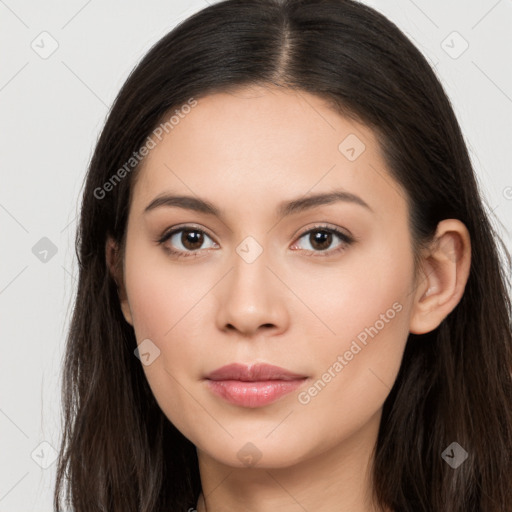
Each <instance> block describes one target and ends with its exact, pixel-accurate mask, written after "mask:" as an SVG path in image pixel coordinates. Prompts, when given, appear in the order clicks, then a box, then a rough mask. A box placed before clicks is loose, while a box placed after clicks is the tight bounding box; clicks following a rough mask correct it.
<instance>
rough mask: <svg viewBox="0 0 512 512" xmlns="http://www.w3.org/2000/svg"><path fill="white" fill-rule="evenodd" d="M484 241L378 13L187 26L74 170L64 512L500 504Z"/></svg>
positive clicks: (505, 407) (498, 350) (443, 107)
mask: <svg viewBox="0 0 512 512" xmlns="http://www.w3.org/2000/svg"><path fill="white" fill-rule="evenodd" d="M500 243H501V241H500V240H499V237H498V236H497V234H496V233H495V232H494V230H493V228H492V226H491V224H490V221H489V219H488V218H487V214H486V212H485V210H484V207H483V204H482V199H481V196H480V193H479V191H478V188H477V185H476V181H475V176H474V171H473V169H472V167H471V163H470V160H469V157H468V153H467V149H466V147H465V144H464V141H463V137H462V134H461V131H460V128H459V125H458V123H457V120H456V118H455V115H454V113H453V110H452V108H451V106H450V103H449V101H448V99H447V97H446V95H445V93H444V91H443V89H442V86H441V85H440V83H439V81H438V80H437V78H436V77H435V75H434V73H433V72H432V70H431V68H430V67H429V65H428V64H427V62H426V60H425V59H424V57H423V56H422V55H421V53H420V52H419V51H418V50H417V49H416V48H415V47H414V46H413V45H412V44H411V43H410V41H409V40H408V39H407V38H406V37H405V36H404V35H403V34H402V33H401V32H400V31H399V30H398V28H397V27H396V26H395V25H393V24H392V23H391V22H390V21H389V20H387V19H386V18H384V17H383V16H382V15H380V14H378V13H377V12H376V11H374V10H373V9H371V8H369V7H367V6H364V5H361V4H359V3H356V2H353V1H350V0H288V1H286V0H284V1H279V0H227V1H223V2H219V3H216V4H214V5H211V6H209V7H207V8H205V9H204V10H202V11H200V12H198V13H197V14H195V15H193V16H192V17H190V18H189V19H187V20H186V21H184V22H183V23H181V24H180V25H178V26H177V27H176V28H175V29H174V30H172V31H171V32H170V33H169V34H168V35H166V36H165V37H164V38H163V39H162V40H161V41H159V42H158V43H157V44H156V45H155V46H154V47H153V48H152V49H151V50H150V51H149V53H148V54H147V55H146V56H145V58H144V59H143V60H142V62H141V63H140V64H139V65H138V66H137V68H136V69H135V70H134V71H133V73H132V74H131V75H130V77H129V78H128V80H127V81H126V83H125V84H124V86H123V88H122V90H121V91H120V93H119V95H118V97H117V99H116V101H115V103H114V106H113V108H112V110H111V112H110V115H109V117H108V120H107V122H106V125H105V127H104V130H103V132H102V135H101V137H100V139H99V141H98V144H97V147H96V150H95V153H94V156H93V158H92V161H91V164H90V168H89V172H88V175H87V181H86V186H85V190H84V194H83V200H82V214H81V222H80V228H79V233H78V237H77V255H78V259H79V265H80V275H79V285H78V292H77V297H76V306H75V309H74V316H73V320H72V324H71V328H70V332H69V338H68V346H67V352H66V361H65V367H64V376H63V389H64V395H63V400H64V405H65V410H64V412H65V416H64V422H65V423H64V438H63V442H62V447H61V452H60V459H59V467H58V475H57V483H56V489H55V505H56V509H57V510H61V508H60V504H59V501H60V495H61V493H62V491H63V489H64V483H65V481H64V480H65V478H66V477H67V478H68V488H67V493H66V497H67V505H68V506H71V507H72V508H73V509H74V510H76V511H80V512H81V511H86V510H87V511H88V510H105V511H106V510H108V511H118V510H119V511H121V510H122V511H129V510H130V511H131V510H133V511H135V510H137V511H148V512H149V511H163V510H173V511H177V510H194V509H197V510H198V511H200V512H203V511H207V512H217V511H221V510H222V511H224V510H251V511H259V512H262V511H268V510H276V509H279V510H282V511H292V510H294V511H295V510H315V511H332V510H338V511H350V512H363V511H365V512H366V511H393V512H401V511H414V512H418V511H436V512H439V511H450V512H454V511H460V512H462V511H464V512H468V511H485V512H489V511H504V510H511V508H510V505H509V503H511V502H512V486H511V485H510V480H511V476H512V460H511V453H512V409H511V406H512V379H511V368H512V353H511V348H512V333H511V318H510V299H509V297H508V295H507V290H506V286H507V276H506V275H505V270H504V269H505V266H504V265H503V262H502V261H501V260H500V257H499V251H498V245H499V244H500ZM507 507H508V508H507Z"/></svg>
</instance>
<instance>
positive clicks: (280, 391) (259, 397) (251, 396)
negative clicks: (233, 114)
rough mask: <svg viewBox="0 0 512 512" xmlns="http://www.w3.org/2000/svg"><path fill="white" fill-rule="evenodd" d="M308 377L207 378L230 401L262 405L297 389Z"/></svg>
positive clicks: (211, 388)
mask: <svg viewBox="0 0 512 512" xmlns="http://www.w3.org/2000/svg"><path fill="white" fill-rule="evenodd" d="M305 380H306V379H299V380H267V381H256V382H244V381H240V380H207V383H208V387H209V388H210V390H212V391H213V392H214V393H216V394H217V395H219V396H221V397H222V398H224V399H225V400H227V401H228V402H231V403H232V404H235V405H240V406H242V407H262V406H264V405H267V404H271V403H272V402H275V401H276V400H278V399H279V398H281V397H282V396H284V395H287V394H288V393H291V392H292V391H294V390H296V389H297V388H298V387H299V386H300V385H302V384H303V383H304V381H305Z"/></svg>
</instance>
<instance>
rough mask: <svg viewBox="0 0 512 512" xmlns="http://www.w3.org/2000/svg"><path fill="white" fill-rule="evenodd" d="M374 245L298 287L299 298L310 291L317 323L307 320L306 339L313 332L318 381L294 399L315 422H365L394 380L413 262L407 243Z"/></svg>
mask: <svg viewBox="0 0 512 512" xmlns="http://www.w3.org/2000/svg"><path fill="white" fill-rule="evenodd" d="M375 245H376V247H379V248H380V250H379V251H377V252H374V251H367V252H365V254H362V253H361V254H360V255H357V256H356V255H354V257H352V255H351V256H350V258H351V259H350V262H347V265H346V266H340V267H339V270H338V271H337V272H336V271H332V272H330V273H329V274H325V275H323V276H322V275H318V279H317V280H316V281H315V287H311V283H309V286H308V285H307V283H306V281H307V280H304V282H303V283H302V284H301V283H299V282H297V287H298V288H302V289H303V292H302V293H303V294H306V290H309V291H308V292H307V295H304V296H307V297H308V306H309V307H310V309H311V310H312V311H313V312H314V313H315V315H316V317H317V318H319V319H321V323H319V322H318V320H317V319H315V318H314V317H313V316H310V320H309V321H308V324H309V327H310V330H309V336H307V338H309V339H310V340H311V339H312V335H313V332H314V331H315V330H316V332H317V335H316V338H317V344H316V346H315V349H314V350H311V346H309V347H305V349H306V350H309V352H310V353H311V355H312V359H313V360H314V367H315V369H316V370H317V373H316V375H315V379H316V380H315V382H313V386H312V387H311V388H309V389H308V390H306V392H305V393H303V395H302V396H299V397H298V398H299V402H300V403H302V404H304V405H305V406H306V407H307V408H309V409H310V411H309V412H310V414H312V416H315V415H323V416H325V415H334V416H336V417H337V419H336V421H340V422H343V421H344V418H346V417H347V414H346V412H347V410H350V411H351V413H350V418H351V419H350V421H351V422H352V421H354V419H355V418H356V417H357V416H358V415H359V418H360V419H363V418H364V417H365V416H367V415H368V414H370V413H372V412H376V411H377V410H378V409H379V408H380V407H381V406H382V403H383V402H384V400H385V398H386V397H387V395H388V394H389V391H390V390H391V387H392V386H393V384H394V381H395V379H396V376H397V373H398V370H399V368H400V363H401V360H402V355H403V351H404V348H405V344H406V342H407V337H408V334H409V315H410V308H411V300H412V298H411V294H410V285H411V282H412V279H413V259H412V253H411V252H410V249H409V247H408V246H407V244H406V241H404V244H403V246H397V245H395V246H393V247H392V246H390V245H388V246H386V245H385V243H384V242H383V241H382V240H381V241H377V242H376V244H375ZM313 324H314V326H315V327H314V328H313V327H312V326H313ZM305 327H306V328H307V327H308V326H307V325H306V326H305ZM318 329H321V331H320V332H323V333H324V334H323V336H321V337H319V336H318V332H319V331H318ZM329 404H331V405H329ZM335 404H339V405H340V407H337V406H334V407H333V405H335ZM347 407H348V408H349V409H347ZM356 423H357V421H356Z"/></svg>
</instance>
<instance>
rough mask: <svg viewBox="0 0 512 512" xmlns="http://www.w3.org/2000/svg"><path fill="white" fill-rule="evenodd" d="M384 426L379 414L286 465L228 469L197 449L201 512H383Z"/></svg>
mask: <svg viewBox="0 0 512 512" xmlns="http://www.w3.org/2000/svg"><path fill="white" fill-rule="evenodd" d="M379 422H380V412H379V414H377V415H376V416H375V417H374V418H372V420H371V421H370V422H368V424H367V425H365V428H364V429H363V430H359V431H358V432H356V433H354V434H353V435H352V436H351V437H350V438H349V439H346V440H344V441H343V443H340V444H338V445H337V446H334V447H331V446H327V447H326V449H325V451H321V450H319V452H320V453H319V454H316V455H315V456H312V457H308V455H307V454H305V455H304V456H303V457H301V459H300V460H299V461H298V462H296V463H295V464H292V465H287V466H286V467H265V466H264V465H262V467H259V465H258V466H256V467H243V468H240V467H233V466H227V465H225V464H223V463H221V462H219V461H217V460H215V459H213V458H211V457H210V456H209V455H208V454H207V453H206V452H203V451H201V450H199V449H198V452H197V453H198V460H199V471H200V475H201V484H202V489H203V492H202V493H201V496H200V497H199V500H198V504H197V512H226V511H231V510H246V511H248V512H249V511H250V512H270V511H275V510H279V512H292V511H293V512H296V511H297V510H300V509H302V510H315V512H331V511H332V510H336V511H337V512H383V509H381V508H380V507H378V506H376V505H375V504H374V503H373V499H372V493H371V490H372V488H373V484H372V464H373V448H374V445H375V442H376V439H377V434H378V428H379ZM369 440H370V441H371V442H369ZM262 462H263V461H262Z"/></svg>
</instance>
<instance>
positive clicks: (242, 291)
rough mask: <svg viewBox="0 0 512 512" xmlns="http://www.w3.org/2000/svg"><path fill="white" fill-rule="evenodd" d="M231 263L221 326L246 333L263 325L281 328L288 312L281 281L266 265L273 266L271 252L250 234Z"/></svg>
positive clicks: (223, 289)
mask: <svg viewBox="0 0 512 512" xmlns="http://www.w3.org/2000/svg"><path fill="white" fill-rule="evenodd" d="M231 265H232V271H231V272H230V273H229V275H228V276H226V282H225V283H224V286H223V287H222V297H221V300H220V304H221V306H220V307H221V311H220V312H219V318H218V320H219V327H220V328H225V327H226V326H228V325H230V326H232V327H234V328H236V329H237V330H239V331H245V332H246V333H248V332H251V331H255V330H257V329H258V328H259V327H260V326H262V325H266V326H270V325H272V326H274V327H279V328H282V327H283V324H284V323H285V321H286V314H285V309H284V304H283V303H282V302H281V301H282V294H280V293H279V292H278V290H277V288H276V286H278V283H276V282H273V280H274V281H275V276H273V274H272V272H271V271H270V270H269V269H268V268H267V266H271V262H270V254H269V251H267V250H266V249H265V248H264V247H263V245H262V244H260V242H258V240H256V238H254V237H253V236H247V237H246V238H244V239H243V240H242V242H240V243H239V244H238V246H236V248H235V251H234V253H233V255H232V259H231Z"/></svg>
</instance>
